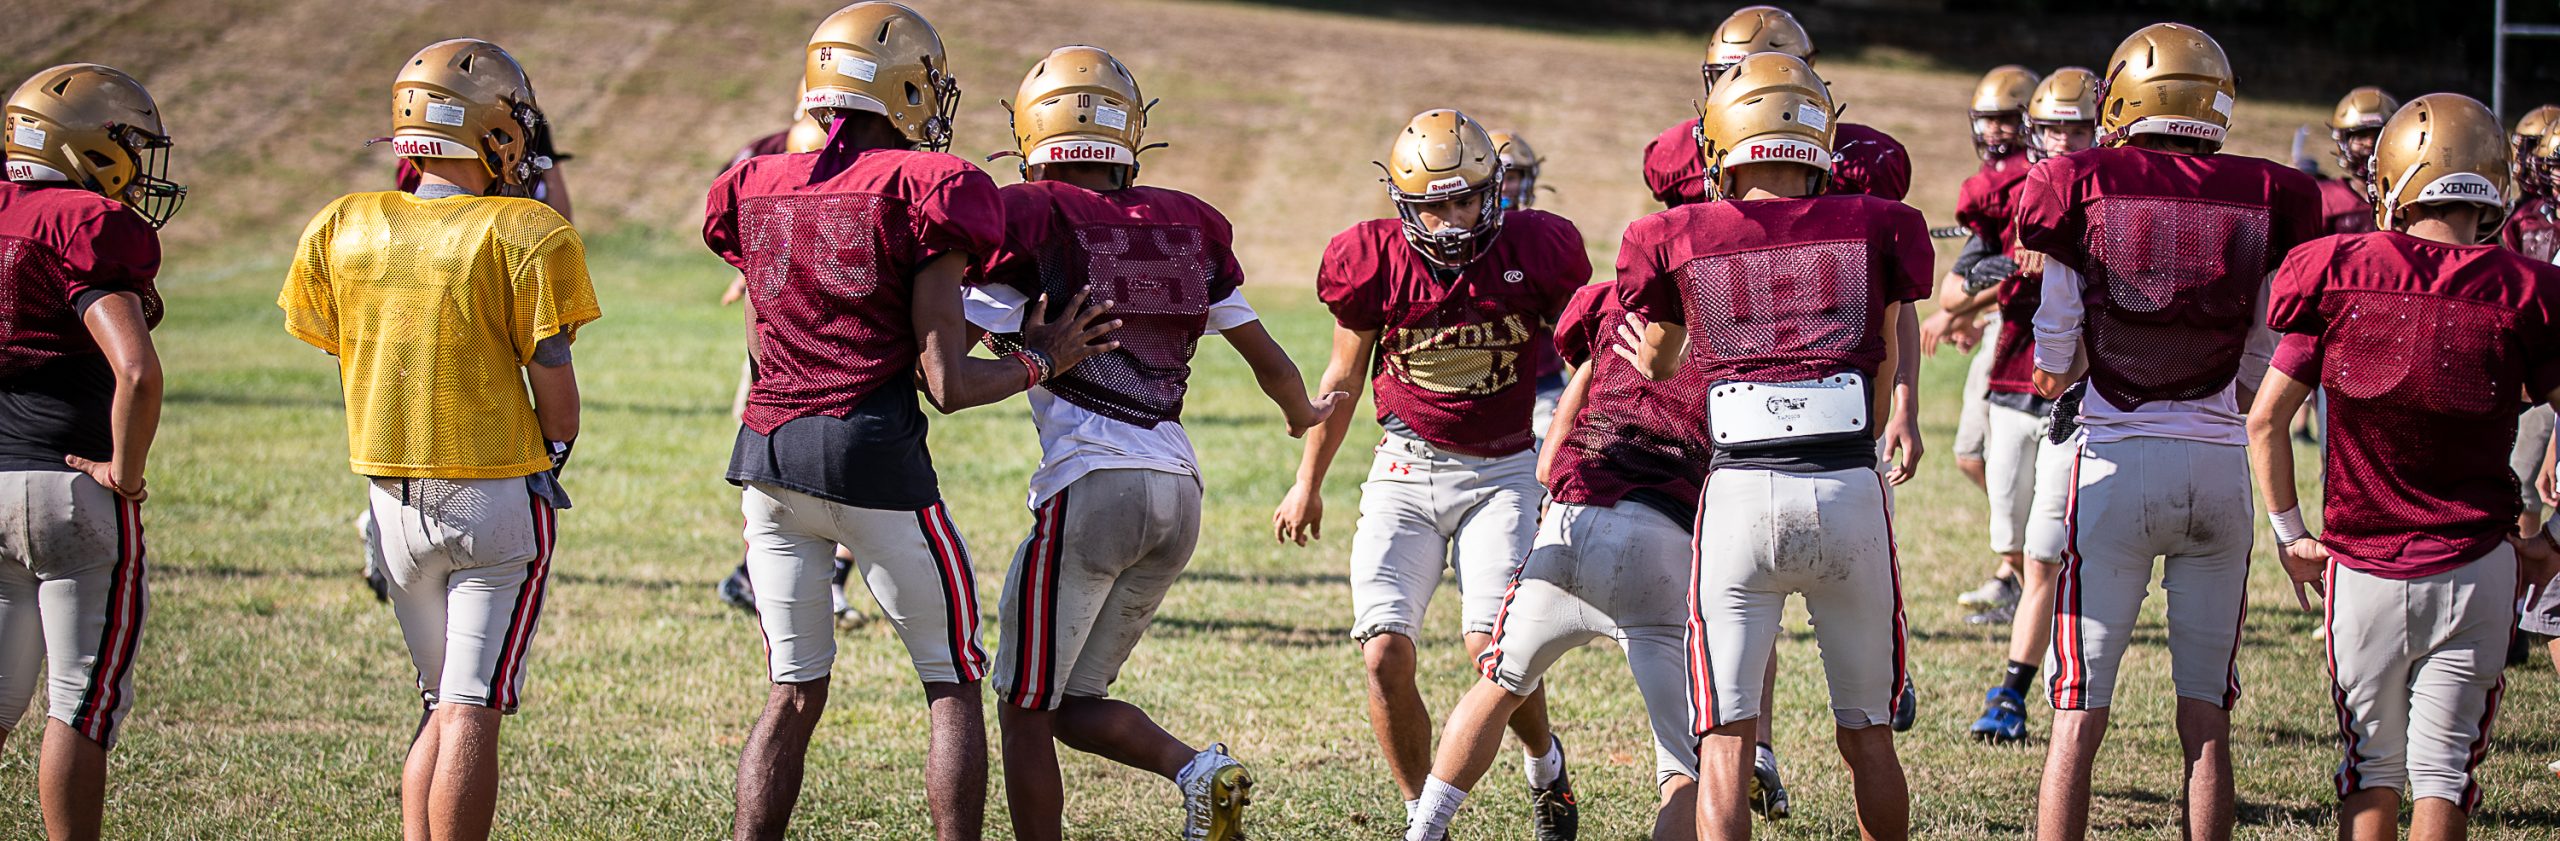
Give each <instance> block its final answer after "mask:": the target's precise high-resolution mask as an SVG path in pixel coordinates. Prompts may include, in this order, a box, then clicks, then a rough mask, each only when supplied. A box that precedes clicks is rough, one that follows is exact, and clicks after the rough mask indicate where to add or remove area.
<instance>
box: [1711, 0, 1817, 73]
mask: <svg viewBox="0 0 2560 841" xmlns="http://www.w3.org/2000/svg"><path fill="white" fill-rule="evenodd" d="M1752 53H1786V54H1788V55H1791V56H1795V57H1797V58H1800V59H1804V62H1805V63H1806V64H1812V63H1813V53H1814V47H1813V35H1812V33H1808V32H1806V31H1804V24H1801V23H1797V22H1796V16H1795V15H1792V14H1788V13H1787V10H1785V9H1781V8H1778V7H1776V6H1744V7H1742V8H1740V9H1735V10H1734V11H1733V14H1731V15H1728V16H1726V17H1725V19H1724V23H1721V24H1718V25H1717V26H1716V32H1715V35H1714V36H1712V37H1710V38H1708V39H1707V60H1706V63H1705V64H1702V65H1699V67H1698V74H1699V75H1700V76H1702V77H1704V78H1705V79H1706V84H1707V87H1708V88H1709V89H1710V90H1712V89H1713V88H1714V87H1715V85H1716V77H1719V76H1722V75H1724V71H1725V68H1728V67H1732V66H1733V65H1734V63H1735V62H1739V61H1741V60H1742V57H1743V56H1747V55H1750V54H1752Z"/></svg>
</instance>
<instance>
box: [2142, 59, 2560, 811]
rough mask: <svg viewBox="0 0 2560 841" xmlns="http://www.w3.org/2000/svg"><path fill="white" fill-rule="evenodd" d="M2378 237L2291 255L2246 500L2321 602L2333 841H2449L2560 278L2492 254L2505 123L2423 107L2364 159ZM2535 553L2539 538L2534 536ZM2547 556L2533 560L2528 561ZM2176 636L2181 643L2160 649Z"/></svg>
mask: <svg viewBox="0 0 2560 841" xmlns="http://www.w3.org/2000/svg"><path fill="white" fill-rule="evenodd" d="M2375 147H2376V151H2375V153H2374V155H2373V161H2374V172H2373V174H2374V179H2375V181H2374V185H2375V187H2376V188H2377V190H2378V193H2379V195H2380V196H2381V197H2382V200H2381V201H2380V202H2379V203H2378V204H2377V208H2376V210H2377V212H2376V214H2375V216H2376V219H2375V223H2376V225H2377V227H2378V228H2379V229H2380V230H2381V232H2380V233H2364V234H2351V235H2342V236H2335V237H2330V238H2327V239H2322V240H2319V241H2316V242H2313V243H2311V244H2310V245H2306V246H2303V247H2301V248H2297V249H2294V251H2293V253H2292V254H2291V255H2290V256H2288V257H2286V258H2285V260H2284V264H2283V267H2282V268H2281V269H2279V270H2278V271H2277V274H2276V277H2275V281H2274V290H2273V298H2272V301H2271V303H2270V304H2269V306H2268V314H2267V315H2268V319H2267V320H2268V324H2269V325H2270V326H2273V327H2275V328H2277V329H2280V330H2283V331H2284V332H2285V336H2284V339H2283V343H2282V344H2281V345H2280V346H2279V347H2278V349H2277V351H2276V354H2275V359H2274V363H2273V365H2272V367H2270V368H2269V370H2268V371H2267V374H2266V382H2265V385H2264V386H2262V387H2261V388H2260V389H2259V390H2258V395H2257V402H2256V405H2255V406H2254V407H2253V408H2252V409H2251V411H2250V413H2249V437H2250V443H2251V448H2250V449H2251V456H2252V461H2254V462H2255V466H2256V468H2257V470H2258V476H2259V482H2258V492H2259V496H2260V498H2261V499H2263V500H2264V501H2265V502H2266V504H2267V510H2269V511H2272V512H2275V513H2274V514H2273V515H2271V519H2272V523H2273V526H2274V531H2275V538H2276V542H2277V544H2278V545H2279V546H2281V547H2282V549H2281V551H2279V552H2278V553H2277V557H2278V558H2279V559H2280V560H2282V561H2283V562H2284V568H2285V573H2286V574H2287V575H2288V576H2290V577H2291V578H2292V579H2293V584H2294V591H2295V597H2296V598H2297V599H2300V600H2301V601H2302V604H2303V606H2304V607H2306V608H2308V607H2309V606H2310V602H2309V597H2308V596H2306V595H2305V594H2304V593H2303V591H2304V590H2306V589H2308V590H2311V591H2314V592H2317V593H2319V594H2320V595H2321V597H2322V601H2323V602H2324V604H2325V609H2324V611H2323V616H2322V620H2321V621H2322V624H2323V625H2324V626H2325V627H2327V629H2328V633H2327V635H2326V640H2327V645H2328V658H2329V675H2330V680H2331V685H2332V694H2333V696H2334V698H2335V700H2336V702H2337V711H2338V730H2339V736H2340V744H2341V745H2342V746H2343V747H2344V748H2345V752H2346V760H2345V761H2344V762H2342V763H2340V764H2339V767H2338V772H2337V784H2338V796H2339V798H2340V800H2341V803H2340V805H2339V810H2338V824H2339V831H2338V836H2339V837H2340V838H2344V839H2357V840H2359V841H2361V840H2364V839H2391V838H2396V837H2398V835H2399V828H2400V802H2401V800H2402V796H2403V793H2404V791H2405V793H2406V796H2407V798H2408V799H2409V800H2411V801H2412V804H2411V817H2410V834H2409V837H2411V838H2417V839H2451V838H2461V837H2464V834H2465V833H2466V832H2467V827H2468V824H2469V822H2470V819H2469V815H2470V812H2471V810H2472V809H2473V808H2476V807H2477V806H2478V805H2479V803H2480V784H2479V782H2478V781H2477V780H2476V779H2474V777H2473V772H2474V771H2475V770H2476V769H2477V768H2478V767H2479V765H2480V762H2481V760H2483V759H2486V758H2487V756H2488V752H2489V728H2490V725H2491V722H2492V720H2493V719H2494V718H2495V717H2496V715H2497V711H2498V695H2499V693H2500V690H2501V689H2503V688H2504V686H2505V680H2504V678H2503V677H2502V676H2501V675H2502V672H2503V668H2504V661H2505V657H2506V652H2507V635H2508V633H2509V627H2510V625H2511V624H2512V623H2513V622H2514V621H2515V602H2514V601H2513V596H2514V594H2515V593H2516V592H2517V589H2518V583H2519V581H2533V580H2535V579H2536V576H2539V578H2540V580H2542V581H2548V580H2549V578H2550V572H2551V570H2550V569H2549V568H2548V567H2546V566H2544V565H2543V564H2542V563H2540V561H2541V560H2543V558H2540V557H2537V558H2535V559H2533V561H2532V562H2530V563H2529V564H2528V567H2529V568H2528V569H2525V570H2520V569H2519V567H2518V561H2519V557H2518V554H2517V552H2516V550H2515V548H2514V547H2513V546H2511V545H2510V544H2509V539H2510V538H2509V537H2508V532H2509V529H2510V528H2511V527H2512V525H2511V524H2512V523H2513V522H2514V521H2515V517H2516V509H2517V504H2516V494H2515V493H2514V491H2513V490H2512V489H2511V488H2510V487H2509V486H2508V484H2507V483H2508V481H2509V479H2510V475H2509V472H2508V468H2507V465H2506V464H2505V463H2504V458H2503V456H2504V455H2505V452H2504V448H2503V447H2500V446H2497V445H2496V444H2494V443H2490V442H2499V441H2505V440H2507V439H2509V438H2511V437H2512V436H2514V435H2515V432H2516V408H2517V407H2516V395H2518V394H2531V395H2533V396H2534V397H2533V399H2534V401H2535V402H2539V403H2549V402H2550V401H2552V400H2554V399H2560V349H2556V348H2554V347H2553V346H2552V345H2551V344H2550V343H2549V342H2548V341H2546V340H2545V338H2544V337H2546V336H2548V335H2549V334H2550V333H2551V332H2552V331H2553V330H2554V329H2555V328H2560V267H2554V266H2552V265H2551V264H2549V263H2546V262H2541V261H2536V260H2529V259H2525V258H2524V257H2522V256H2520V255H2518V254H2516V253H2514V252H2512V251H2509V250H2507V249H2503V248H2499V247H2497V245H2496V244H2495V243H2494V241H2492V240H2491V238H2490V235H2491V234H2492V233H2493V232H2494V231H2496V230H2497V227H2498V225H2499V224H2500V223H2501V222H2503V221H2505V219H2504V217H2505V215H2506V213H2507V209H2508V208H2507V195H2508V194H2507V187H2508V184H2507V181H2508V178H2509V171H2508V161H2507V156H2508V155H2509V151H2508V148H2507V146H2506V144H2505V143H2503V142H2502V139H2501V138H2500V137H2499V127H2498V119H2497V117H2496V116H2494V115H2492V114H2490V113H2489V109H2488V108H2487V107H2486V106H2483V105H2481V104H2480V103H2479V102H2477V101H2475V100H2472V99H2470V98H2469V97H2465V96H2462V95H2459V94H2449V93H2440V94H2430V95H2427V96H2422V97H2419V98H2417V99H2416V100H2413V101H2411V102H2410V103H2409V104H2408V105H2407V106H2406V107H2403V108H2401V109H2399V111H2398V113H2397V114H2395V115H2394V116H2392V117H2391V118H2390V121H2389V122H2388V123H2387V124H2385V125H2384V126H2383V127H2382V129H2381V132H2380V137H2379V139H2378V140H2377V141H2376V143H2375ZM2315 386H2316V387H2318V388H2320V389H2322V390H2323V391H2325V392H2327V393H2328V395H2329V398H2328V419H2329V426H2328V430H2327V431H2328V434H2327V436H2326V438H2327V446H2328V458H2327V460H2326V463H2327V468H2326V469H2325V470H2322V471H2321V488H2322V497H2323V499H2325V500H2326V502H2325V503H2324V505H2323V506H2322V508H2321V514H2322V517H2321V519H2322V521H2323V526H2324V531H2323V532H2322V533H2320V534H2318V535H2314V534H2312V533H2311V532H2310V530H2309V528H2308V527H2307V526H2306V525H2305V523H2304V521H2303V516H2302V509H2301V508H2300V507H2299V505H2298V504H2297V501H2296V499H2295V496H2294V485H2293V483H2294V463H2293V447H2292V445H2291V442H2290V441H2288V440H2287V439H2286V436H2285V429H2284V421H2285V419H2287V418H2290V417H2292V416H2293V413H2294V411H2295V410H2296V409H2297V408H2299V407H2300V406H2301V405H2302V403H2303V401H2304V400H2305V399H2306V398H2308V397H2309V395H2310V393H2311V389H2312V388H2314V387H2315ZM2537 540H2547V539H2546V538H2539V537H2537ZM2536 554H2541V553H2536ZM2173 633H2174V631H2173Z"/></svg>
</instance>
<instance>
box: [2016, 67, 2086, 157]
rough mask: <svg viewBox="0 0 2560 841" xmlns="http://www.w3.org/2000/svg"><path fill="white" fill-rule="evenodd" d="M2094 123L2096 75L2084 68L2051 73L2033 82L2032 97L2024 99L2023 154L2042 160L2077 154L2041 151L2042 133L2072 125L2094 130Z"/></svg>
mask: <svg viewBox="0 0 2560 841" xmlns="http://www.w3.org/2000/svg"><path fill="white" fill-rule="evenodd" d="M2097 122H2098V74H2096V73H2093V72H2090V70H2089V68H2086V67H2065V68H2062V69H2060V70H2056V71H2053V75H2051V76H2046V77H2044V81H2042V82H2038V83H2036V92H2035V95H2034V96H2032V97H2029V98H2028V100H2027V154H2028V155H2029V156H2030V157H2032V158H2034V159H2036V160H2043V159H2045V158H2049V157H2052V156H2055V155H2066V154H2070V153H2071V152H2073V151H2077V150H2073V149H2048V148H2045V145H2044V136H2043V130H2044V129H2046V128H2048V127H2060V126H2068V125H2072V124H2075V123H2076V124H2081V125H2087V126H2091V127H2092V128H2093V129H2094V127H2095V126H2096V125H2097Z"/></svg>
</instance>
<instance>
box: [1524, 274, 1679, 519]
mask: <svg viewBox="0 0 2560 841" xmlns="http://www.w3.org/2000/svg"><path fill="white" fill-rule="evenodd" d="M1625 321H1626V309H1625V307H1624V306H1622V305H1621V304H1619V302H1618V294H1617V285H1616V282H1615V281H1607V280H1604V281H1601V282H1599V283H1595V284H1592V285H1590V286H1585V287H1583V288H1581V289H1580V290H1577V291H1575V292H1574V293H1573V300H1572V301H1570V302H1567V303H1566V304H1565V307H1564V315H1563V316H1561V317H1559V318H1557V319H1556V352H1557V354H1558V355H1559V356H1561V357H1562V358H1563V359H1564V361H1565V364H1567V365H1571V366H1580V365H1582V364H1583V363H1585V362H1589V363H1590V364H1591V386H1590V391H1589V393H1588V394H1587V396H1585V397H1584V399H1583V404H1582V411H1581V412H1580V413H1579V414H1577V415H1575V417H1574V420H1573V429H1572V431H1570V432H1567V433H1565V437H1564V440H1563V441H1560V442H1557V445H1556V457H1555V463H1554V464H1553V465H1551V468H1550V474H1549V484H1550V488H1549V490H1550V491H1551V492H1552V493H1553V494H1554V496H1555V498H1556V499H1557V500H1558V501H1561V502H1570V503H1573V504H1575V505H1592V506H1610V505H1617V504H1618V503H1619V502H1620V501H1621V500H1624V499H1626V498H1627V496H1628V495H1629V494H1634V493H1638V492H1644V493H1645V494H1647V495H1657V496H1658V497H1659V498H1661V499H1664V500H1668V501H1670V502H1671V503H1673V504H1674V505H1676V506H1677V507H1679V508H1680V509H1681V510H1678V511H1665V512H1663V513H1665V514H1669V515H1671V517H1672V520H1673V521H1675V522H1679V523H1681V524H1683V525H1687V524H1688V523H1689V522H1690V521H1692V520H1694V519H1695V518H1696V515H1697V512H1698V496H1699V494H1700V491H1701V489H1702V488H1703V487H1704V485H1705V484H1706V481H1707V465H1708V464H1709V462H1710V460H1711V459H1712V458H1713V457H1714V451H1715V447H1714V440H1715V439H1713V438H1710V437H1708V436H1707V386H1708V382H1707V379H1706V371H1705V368H1704V367H1703V366H1701V365H1698V364H1690V365H1687V366H1685V367H1682V368H1681V369H1680V373H1679V374H1678V375H1675V376H1673V377H1672V378H1671V379H1668V380H1664V381H1662V382H1654V381H1652V380H1648V379H1645V377H1644V375H1643V374H1642V373H1639V372H1637V371H1636V367H1635V366H1634V365H1633V364H1630V363H1628V362H1627V360H1626V359H1625V358H1623V357H1620V356H1618V354H1617V353H1616V352H1614V351H1611V350H1609V348H1608V346H1609V345H1610V344H1612V343H1614V342H1615V341H1616V339H1615V336H1616V335H1617V332H1616V329H1615V327H1614V325H1617V324H1621V323H1624V322H1625ZM1696 359H1697V358H1696V357H1691V361H1692V363H1695V361H1696Z"/></svg>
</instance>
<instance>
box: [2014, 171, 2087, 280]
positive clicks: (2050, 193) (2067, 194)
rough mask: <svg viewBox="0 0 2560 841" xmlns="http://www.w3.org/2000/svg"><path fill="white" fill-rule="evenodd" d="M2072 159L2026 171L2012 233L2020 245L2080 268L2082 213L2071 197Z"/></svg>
mask: <svg viewBox="0 0 2560 841" xmlns="http://www.w3.org/2000/svg"><path fill="white" fill-rule="evenodd" d="M2076 165H2077V164H2076V162H2074V161H2073V160H2072V159H2071V158H2070V157H2068V156H2065V157H2060V158H2047V159H2045V160H2043V161H2040V162H2038V163H2037V164H2036V165H2035V166H2032V167H2029V168H2028V169H2027V179H2026V180H2025V181H2024V182H2021V183H2020V184H2019V185H2018V195H2017V198H2016V199H2015V200H2014V201H2013V202H2012V204H2011V205H2010V209H2009V230H2010V232H2011V233H2012V234H2013V235H2014V236H2016V237H2017V238H2018V246H2019V247H2021V248H2024V249H2027V250H2029V251H2037V252H2042V253H2043V254H2044V255H2045V256H2047V257H2050V258H2052V259H2054V260H2057V261H2060V262H2062V263H2064V264H2066V265H2069V266H2072V267H2073V268H2078V267H2079V265H2080V258H2079V253H2080V243H2079V239H2078V229H2077V227H2076V225H2078V224H2079V215H2080V214H2079V211H2078V210H2076V209H2074V208H2073V206H2072V204H2073V199H2072V196H2071V184H2072V179H2073V176H2072V172H2073V168H2074V167H2075V166H2076Z"/></svg>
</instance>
